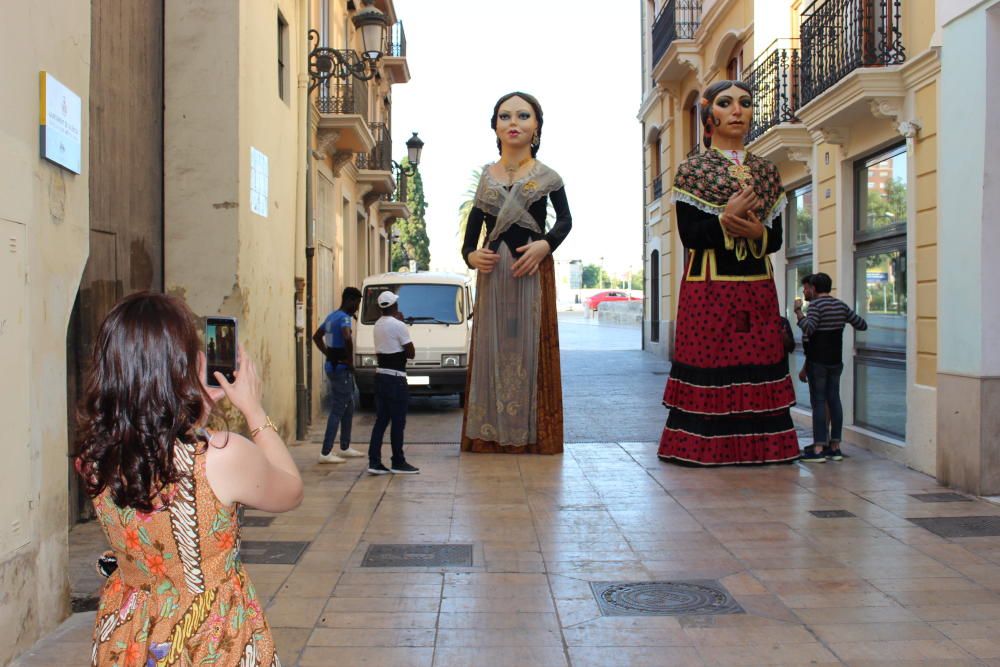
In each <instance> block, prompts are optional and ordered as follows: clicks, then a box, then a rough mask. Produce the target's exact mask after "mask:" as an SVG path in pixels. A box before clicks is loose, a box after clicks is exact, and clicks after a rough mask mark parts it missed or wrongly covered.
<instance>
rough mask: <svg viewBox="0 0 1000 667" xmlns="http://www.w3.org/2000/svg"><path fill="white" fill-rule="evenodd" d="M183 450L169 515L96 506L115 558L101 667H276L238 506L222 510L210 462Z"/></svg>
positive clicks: (98, 644)
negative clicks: (243, 549)
mask: <svg viewBox="0 0 1000 667" xmlns="http://www.w3.org/2000/svg"><path fill="white" fill-rule="evenodd" d="M199 449H200V448H199V447H198V446H197V445H195V444H186V443H178V446H177V447H176V449H175V450H174V451H175V458H176V462H177V466H178V468H179V469H180V470H181V472H182V473H183V475H184V476H183V478H182V479H181V481H179V482H178V483H177V484H176V486H175V487H174V488H173V489H172V491H171V493H170V496H169V501H168V502H167V503H166V504H165V506H164V508H163V509H161V510H158V511H154V512H153V513H151V514H145V513H143V512H137V511H136V510H134V509H131V508H120V507H118V506H117V505H115V503H114V502H113V501H112V500H111V496H110V493H109V492H108V491H107V490H106V491H104V493H102V494H101V495H100V496H98V497H97V498H95V499H94V507H95V508H96V510H97V516H98V520H99V521H100V522H101V525H102V526H103V527H104V532H105V534H106V535H107V537H108V542H109V543H110V544H111V546H112V548H113V549H114V552H115V556H116V557H117V558H118V569H117V570H116V571H115V572H114V573H113V574H112V575H111V576H110V577H109V578H108V581H107V583H106V584H105V586H104V591H103V592H102V594H101V604H100V607H99V608H98V611H97V621H96V624H95V626H94V647H93V653H92V656H91V661H92V664H93V665H95V666H97V665H100V666H101V667H105V666H112V665H113V666H114V667H160V666H166V665H181V666H183V667H188V666H193V665H218V666H220V667H223V666H229V665H239V667H279V666H280V664H281V663H280V661H279V660H278V656H277V654H276V653H275V649H274V641H273V639H272V637H271V629H270V627H269V626H268V624H267V620H266V619H265V618H264V612H263V610H262V609H261V604H260V600H259V599H258V598H257V594H256V592H255V591H254V588H253V584H251V583H250V579H249V578H248V577H247V574H246V572H245V571H244V569H243V563H242V562H241V561H240V548H239V545H240V537H239V523H238V519H237V514H236V511H237V507H238V506H237V505H235V504H234V505H230V506H225V505H223V504H222V503H221V502H220V501H219V499H218V498H216V496H215V494H214V493H213V492H212V489H211V487H210V486H209V484H208V479H207V478H206V477H205V453H204V451H199Z"/></svg>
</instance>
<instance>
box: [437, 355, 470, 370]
mask: <svg viewBox="0 0 1000 667" xmlns="http://www.w3.org/2000/svg"><path fill="white" fill-rule="evenodd" d="M464 365H465V355H464V354H442V355H441V367H442V368H461V367H462V366H464Z"/></svg>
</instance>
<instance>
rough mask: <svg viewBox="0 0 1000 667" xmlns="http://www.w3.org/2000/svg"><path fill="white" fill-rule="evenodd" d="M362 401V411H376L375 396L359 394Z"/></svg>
mask: <svg viewBox="0 0 1000 667" xmlns="http://www.w3.org/2000/svg"><path fill="white" fill-rule="evenodd" d="M358 396H359V398H360V399H361V401H360V403H361V409H362V410H373V409H375V394H364V393H362V394H359V395H358Z"/></svg>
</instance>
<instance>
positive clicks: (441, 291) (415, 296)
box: [361, 283, 465, 324]
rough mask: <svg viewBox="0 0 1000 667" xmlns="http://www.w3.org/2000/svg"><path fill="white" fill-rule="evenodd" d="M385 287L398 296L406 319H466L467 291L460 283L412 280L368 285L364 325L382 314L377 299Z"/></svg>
mask: <svg viewBox="0 0 1000 667" xmlns="http://www.w3.org/2000/svg"><path fill="white" fill-rule="evenodd" d="M385 290H389V291H390V292H395V293H396V294H398V295H399V310H400V311H401V312H402V313H403V317H404V319H405V320H406V321H407V322H424V323H428V324H460V323H462V322H464V321H465V300H464V298H463V294H464V292H463V291H462V287H461V286H460V285H440V284H439V285H435V284H430V283H409V284H403V285H399V284H396V285H369V286H367V287H365V296H364V303H363V304H362V310H361V323H362V324H374V323H375V322H376V321H377V320H378V318H380V317H382V310H381V309H380V308H379V307H378V301H377V300H378V295H379V294H381V293H382V292H384V291H385Z"/></svg>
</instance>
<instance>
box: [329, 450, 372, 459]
mask: <svg viewBox="0 0 1000 667" xmlns="http://www.w3.org/2000/svg"><path fill="white" fill-rule="evenodd" d="M337 455H338V456H340V457H341V458H345V459H356V458H360V457H362V456H368V455H367V454H362V453H361V452H359V451H358V450H356V449H354V448H353V447H348V448H347V449H341V450H340V451H339V452H337Z"/></svg>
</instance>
